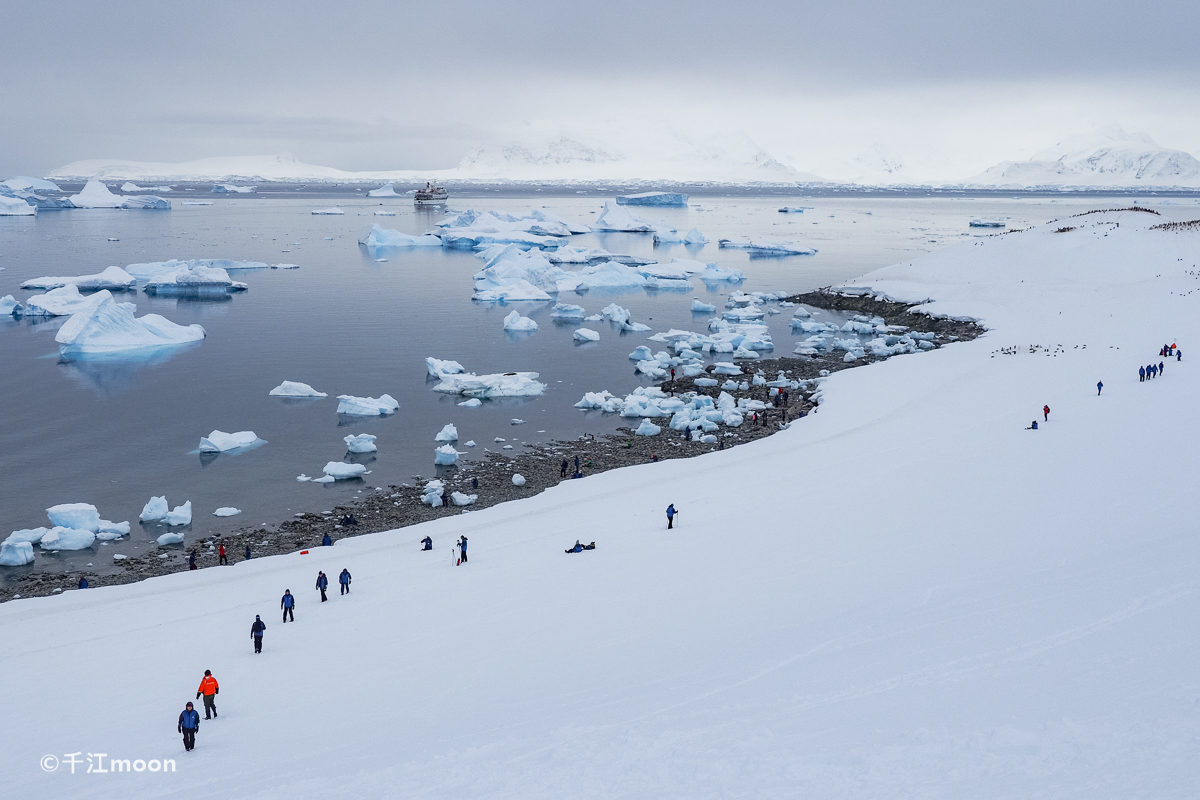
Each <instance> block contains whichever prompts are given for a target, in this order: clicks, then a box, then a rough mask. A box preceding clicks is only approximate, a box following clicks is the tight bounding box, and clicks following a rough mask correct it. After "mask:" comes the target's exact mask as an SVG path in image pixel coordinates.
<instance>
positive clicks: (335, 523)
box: [0, 289, 984, 602]
mask: <svg viewBox="0 0 1200 800" xmlns="http://www.w3.org/2000/svg"><path fill="white" fill-rule="evenodd" d="M787 300H788V301H790V302H792V303H802V304H804V305H808V306H811V307H814V308H821V309H828V310H838V311H851V312H854V313H859V314H865V315H869V316H878V317H882V318H883V319H884V321H885V322H887V324H889V325H904V326H906V327H908V328H911V329H919V330H922V331H927V332H932V333H934V334H935V337H936V338H935V339H934V342H933V343H934V345H935V346H936V347H942V346H944V345H946V344H949V343H951V342H954V341H965V340H969V339H974V338H975V337H977V336H979V335H980V334H981V333H983V330H984V329H983V328H982V327H980V326H979V325H978V324H976V323H974V322H970V321H963V320H951V319H944V318H936V317H932V316H930V315H928V314H920V313H914V312H912V311H911V308H912V306H910V305H906V304H903V303H895V302H891V301H888V300H884V299H882V298H878V299H877V298H875V297H873V296H871V295H859V294H842V293H839V292H837V291H833V290H830V289H820V290H817V291H814V292H808V293H805V294H800V295H795V296H792V297H789V298H787ZM882 360H884V359H883V358H881V357H877V356H874V355H871V354H869V353H868V354H867V355H866V356H864V357H862V358H859V359H857V360H855V361H850V362H846V361H844V360H843V358H842V354H841V353H837V354H836V355H835V354H832V353H826V354H823V355H818V356H782V357H777V358H770V359H758V360H755V361H748V362H742V367H743V369H746V370H749V371H751V372H762V373H763V374H764V375H765V376H767V378H768V380H770V379H773V378H774V377H775V376H776V375H777V374H778V373H780V372H783V373H784V374H785V375H786V377H788V378H789V379H791V380H796V381H805V382H806V384H805V385H804V386H802V388H801V389H799V390H797V391H796V392H795V394H794V395H792V394H791V393H790V392H789V398H788V402H787V403H786V404H785V405H782V406H781V407H775V406H771V398H770V397H769V392H770V390H769V388H768V387H767V386H755V385H750V386H749V388H748V389H747V390H746V391H738V392H731V394H733V395H734V396H735V397H736V398H742V397H746V398H750V399H755V400H762V401H764V402H766V403H768V405H769V406H771V407H769V408H768V409H767V410H766V411H765V412H764V413H762V414H760V419H759V420H758V421H757V423H755V422H752V421H751V420H749V419H748V420H747V421H746V422H745V424H743V425H742V426H741V427H738V428H735V429H724V428H723V429H722V430H721V433H722V435H721V436H720V437H718V442H719V443H718V444H706V443H701V442H693V441H690V439H688V437H687V436H685V435H684V434H683V433H681V432H679V431H674V430H671V429H670V428H664V430H663V432H662V433H661V434H659V435H658V436H653V437H646V436H635V435H633V432H632V429H631V428H628V427H622V428H618V429H617V431H616V432H615V433H612V434H608V435H605V436H599V437H593V436H585V437H581V438H579V439H575V440H569V441H563V440H558V441H552V442H549V443H545V444H532V445H524V447H523V450H522V451H521V452H515V451H514V454H512V455H509V454H507V453H495V452H488V453H487V455H486V457H485V458H484V459H483V460H480V461H471V462H465V463H463V464H462V465H461V466H456V467H451V468H443V469H442V470H441V471H440V472H441V474H440V475H438V476H437V477H438V478H439V479H440V480H442V481H443V483H444V485H445V488H446V494H447V496H449V494H450V493H452V492H455V491H459V492H463V493H464V494H475V495H478V499H477V500H476V501H475V503H474V504H473V505H471V506H467V507H464V508H459V507H457V506H454V505H450V506H448V507H447V506H441V507H431V506H428V505H424V504H422V503H421V502H420V498H421V488H422V487H423V485H424V483H425V481H426V480H428V479H420V482H419V483H414V484H413V485H409V484H404V485H400V486H395V485H393V486H388V487H386V488H384V487H376V488H375V489H373V490H372V491H370V492H369V493H368V492H367V491H365V489H366V487H365V486H364V492H363V495H362V497H361V498H358V499H357V500H356V501H355V502H354V503H351V504H348V505H339V506H336V507H334V508H333V509H331V510H330V511H327V512H321V513H313V512H308V513H301V514H297V515H296V516H295V517H294V518H293V519H290V520H287V521H285V522H283V523H281V524H280V525H279V526H278V527H277V528H276V529H275V530H270V529H269V528H264V527H262V526H246V527H242V528H239V529H236V530H235V531H233V532H231V533H227V534H224V535H220V536H217V535H210V536H208V537H205V538H204V539H202V540H198V541H197V542H196V543H195V544H194V545H193V547H194V548H195V550H196V554H197V555H196V564H197V567H198V568H199V569H207V568H211V567H216V566H218V563H217V562H218V559H217V554H216V550H215V548H216V546H217V544H218V543H224V545H225V548H226V551H227V555H228V562H229V563H230V564H235V563H237V562H239V561H242V560H244V554H245V550H246V547H247V545H249V547H250V550H251V553H252V556H253V557H254V558H264V557H266V556H271V555H279V554H282V553H290V552H295V551H297V550H304V549H308V548H312V547H319V546H320V545H321V541H322V538H323V537H324V535H325V534H329V536H330V537H331V538H332V539H334V540H337V539H341V538H345V537H347V536H361V535H364V534H368V533H376V532H379V531H386V530H393V529H395V528H402V527H407V526H409V525H417V524H420V523H422V522H428V521H430V520H433V519H437V518H439V517H444V516H447V515H458V514H462V513H464V512H465V513H470V512H472V511H475V510H479V509H483V508H487V507H489V506H493V505H496V504H497V503H503V502H506V501H509V500H517V499H520V498H523V497H532V496H533V495H536V494H539V493H541V492H543V491H545V490H546V489H547V488H549V487H551V486H554V485H555V484H557V483H559V482H560V481H562V480H573V479H575V478H573V477H572V474H573V473H574V460H575V457H576V456H578V458H579V460H580V464H581V472H582V474H583V479H586V478H587V477H588V476H590V475H593V474H597V473H600V472H606V471H608V470H610V469H618V468H620V467H626V466H631V465H634V464H645V463H649V462H652V461H655V460H658V461H665V460H668V459H672V458H690V457H692V456H698V455H703V454H705V453H710V452H712V451H714V450H717V449H725V448H727V447H737V446H740V445H743V444H746V443H748V442H752V441H755V440H757V439H761V438H763V437H766V436H770V435H771V434H773V433H776V432H778V431H780V430H782V429H783V428H784V427H785V426H786V425H788V424H790V423H791V422H793V421H794V420H797V419H799V418H801V417H803V416H805V415H807V414H809V413H812V412H813V411H814V410H815V409H816V408H817V404H816V403H814V401H813V399H812V396H813V394H814V392H815V391H816V390H817V381H819V380H820V379H821V378H823V377H825V376H828V375H830V374H832V373H834V372H837V371H839V370H842V369H851V368H854V367H860V366H864V365H866V364H872V363H875V362H876V361H882ZM660 386H661V388H662V389H663V391H667V392H674V393H676V394H683V393H686V392H696V393H698V394H706V395H709V396H712V397H714V398H715V397H716V396H717V395H719V394H720V393H721V389H720V388H719V387H698V386H696V385H695V383H694V380H693V379H691V378H679V379H677V380H675V381H665V382H663V383H662V384H660ZM563 460H566V461H568V462H569V465H570V468H569V469H568V475H567V477H563V476H562V474H561V464H562V461H563ZM516 473H519V474H521V475H522V476H523V477H524V478H525V484H524V485H523V486H516V485H514V484H513V482H512V476H513V475H514V474H516ZM345 515H353V516H354V518H355V519H356V520H357V524H356V525H352V526H342V525H340V524H339V522H340V521H341V519H342V518H343V517H344V516H345ZM190 552H191V551H190V549H186V548H184V547H181V546H175V545H168V546H165V547H158V548H157V549H154V550H151V551H150V552H149V553H146V554H144V555H140V556H130V557H128V558H126V559H124V560H122V561H119V562H117V563H118V564H119V565H120V571H119V572H117V573H115V574H105V575H95V574H88V573H87V572H84V573H82V574H83V575H85V576H86V577H87V578H88V583H89V586H90V587H97V586H112V585H118V584H124V583H133V582H135V581H140V580H143V579H145V578H150V577H154V576H156V575H166V574H170V573H173V572H181V571H184V570H187V569H188V563H187V562H188V554H189V553H190ZM163 555H165V556H166V557H165V558H164V557H162V556H163ZM78 574H79V573H72V574H70V575H64V574H61V573H58V574H51V573H45V572H40V573H30V574H29V575H26V576H25V577H23V578H21V579H19V580H18V581H16V582H15V583H14V584H13V585H10V586H8V587H3V588H0V602H7V601H9V600H13V599H17V598H21V597H38V596H45V595H49V594H55V593H58V592H61V591H65V590H69V589H74V588H75V585H76V582H77V580H78V577H77V575H78Z"/></svg>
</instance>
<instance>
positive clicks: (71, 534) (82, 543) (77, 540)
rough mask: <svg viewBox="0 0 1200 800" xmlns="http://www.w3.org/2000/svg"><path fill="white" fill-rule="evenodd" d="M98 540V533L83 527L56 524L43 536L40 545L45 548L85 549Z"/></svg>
mask: <svg viewBox="0 0 1200 800" xmlns="http://www.w3.org/2000/svg"><path fill="white" fill-rule="evenodd" d="M95 541H96V534H95V533H93V532H92V531H89V530H84V529H82V528H68V527H64V526H61V525H59V526H55V527H53V528H51V529H50V530H49V531H48V532H47V533H46V535H45V536H43V537H42V539H41V541H40V542H38V545H39V546H40V547H41V548H42V549H43V550H84V549H87V548H89V547H91V546H92V545H93V544H94V543H95Z"/></svg>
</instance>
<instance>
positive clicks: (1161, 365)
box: [1158, 361, 1163, 375]
mask: <svg viewBox="0 0 1200 800" xmlns="http://www.w3.org/2000/svg"><path fill="white" fill-rule="evenodd" d="M1162 371H1163V362H1161V361H1160V362H1158V372H1159V374H1160V375H1161V374H1162Z"/></svg>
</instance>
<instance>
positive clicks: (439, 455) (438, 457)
mask: <svg viewBox="0 0 1200 800" xmlns="http://www.w3.org/2000/svg"><path fill="white" fill-rule="evenodd" d="M458 455H459V454H458V451H457V450H455V449H454V445H450V444H444V445H442V446H441V447H439V448H437V449H435V450H434V451H433V463H434V464H439V465H441V466H449V465H450V464H453V463H454V462H455V461H458Z"/></svg>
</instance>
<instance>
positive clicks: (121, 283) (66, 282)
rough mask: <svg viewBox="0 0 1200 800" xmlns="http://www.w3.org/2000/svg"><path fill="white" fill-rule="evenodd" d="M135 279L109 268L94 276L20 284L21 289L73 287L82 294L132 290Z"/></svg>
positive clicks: (39, 280)
mask: <svg viewBox="0 0 1200 800" xmlns="http://www.w3.org/2000/svg"><path fill="white" fill-rule="evenodd" d="M136 283H137V279H136V278H134V277H133V276H132V275H130V274H129V273H128V272H126V271H125V270H123V269H121V268H120V267H109V268H108V269H106V270H104V271H103V272H97V273H96V274H95V275H76V276H75V277H73V278H72V277H47V278H30V279H29V280H27V281H25V282H24V283H22V284H21V288H22V289H58V288H60V287H62V286H71V285H74V286H75V287H76V288H77V289H79V290H80V291H82V292H91V291H98V290H100V289H109V290H114V291H120V290H122V289H132V288H133V287H134V284H136Z"/></svg>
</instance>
